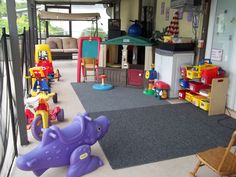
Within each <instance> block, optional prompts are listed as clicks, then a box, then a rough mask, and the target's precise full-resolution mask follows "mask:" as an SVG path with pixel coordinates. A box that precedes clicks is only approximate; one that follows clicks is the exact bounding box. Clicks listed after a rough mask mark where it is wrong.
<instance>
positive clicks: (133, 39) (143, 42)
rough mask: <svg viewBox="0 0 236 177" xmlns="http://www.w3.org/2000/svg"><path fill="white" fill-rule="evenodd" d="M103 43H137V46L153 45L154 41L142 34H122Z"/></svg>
mask: <svg viewBox="0 0 236 177" xmlns="http://www.w3.org/2000/svg"><path fill="white" fill-rule="evenodd" d="M103 44H107V45H108V44H112V45H135V46H152V45H153V43H152V42H150V41H149V40H148V39H147V38H144V37H141V36H137V37H134V36H129V35H126V36H120V37H117V38H113V39H110V40H107V41H105V42H103Z"/></svg>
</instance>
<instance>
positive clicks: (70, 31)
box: [45, 5, 72, 38]
mask: <svg viewBox="0 0 236 177" xmlns="http://www.w3.org/2000/svg"><path fill="white" fill-rule="evenodd" d="M48 9H68V10H69V14H70V13H71V5H70V6H55V5H45V11H48ZM55 21H56V20H55ZM68 21H69V34H68V35H53V34H50V33H49V23H48V21H46V23H45V25H46V38H48V37H71V35H72V23H71V21H70V20H68Z"/></svg>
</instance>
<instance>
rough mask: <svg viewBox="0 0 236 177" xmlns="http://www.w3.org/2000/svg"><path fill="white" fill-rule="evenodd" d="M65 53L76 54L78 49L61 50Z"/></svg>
mask: <svg viewBox="0 0 236 177" xmlns="http://www.w3.org/2000/svg"><path fill="white" fill-rule="evenodd" d="M63 51H64V52H65V53H77V52H78V49H64V50H63Z"/></svg>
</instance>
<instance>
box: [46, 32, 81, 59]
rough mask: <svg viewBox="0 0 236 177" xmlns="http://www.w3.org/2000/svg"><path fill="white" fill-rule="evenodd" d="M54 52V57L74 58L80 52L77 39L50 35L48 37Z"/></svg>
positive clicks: (47, 41) (48, 42) (47, 40)
mask: <svg viewBox="0 0 236 177" xmlns="http://www.w3.org/2000/svg"><path fill="white" fill-rule="evenodd" d="M46 43H47V44H48V45H49V47H50V49H51V53H52V59H54V60H55V59H72V57H73V56H72V54H74V53H78V46H77V39H76V38H72V37H49V38H47V39H46Z"/></svg>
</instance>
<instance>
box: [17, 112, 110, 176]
mask: <svg viewBox="0 0 236 177" xmlns="http://www.w3.org/2000/svg"><path fill="white" fill-rule="evenodd" d="M109 126H110V121H109V120H108V119H107V117H105V116H99V117H98V118H96V119H91V118H90V117H88V114H87V113H84V114H82V115H81V114H78V115H77V116H76V117H75V118H74V120H73V122H72V123H71V124H70V125H68V126H67V127H65V128H63V129H60V128H58V127H56V126H51V127H49V128H48V129H46V130H45V131H44V133H43V138H42V142H41V143H40V144H39V145H38V147H36V148H35V149H33V150H32V151H31V152H29V153H27V154H25V155H23V156H19V157H17V159H16V166H17V167H18V168H19V169H21V170H25V171H33V172H34V174H35V175H36V176H41V175H42V174H43V173H44V172H45V171H46V170H47V169H49V168H53V167H61V166H65V165H68V166H69V168H68V172H67V175H66V176H67V177H80V176H82V175H85V174H87V173H90V172H92V171H94V170H96V169H97V168H98V167H100V166H102V165H103V162H102V160H101V159H100V158H99V157H96V156H93V155H91V147H90V146H91V145H93V144H95V143H96V142H97V141H98V140H101V139H102V138H103V136H104V135H105V134H106V133H107V131H108V129H109Z"/></svg>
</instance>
